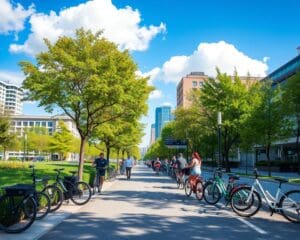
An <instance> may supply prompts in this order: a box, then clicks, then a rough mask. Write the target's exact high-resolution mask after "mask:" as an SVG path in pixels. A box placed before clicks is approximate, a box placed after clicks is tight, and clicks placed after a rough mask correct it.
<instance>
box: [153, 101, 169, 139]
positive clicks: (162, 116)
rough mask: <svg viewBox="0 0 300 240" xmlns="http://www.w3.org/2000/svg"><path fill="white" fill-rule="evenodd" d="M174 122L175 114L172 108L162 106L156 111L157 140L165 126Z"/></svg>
mask: <svg viewBox="0 0 300 240" xmlns="http://www.w3.org/2000/svg"><path fill="white" fill-rule="evenodd" d="M172 120H173V114H172V112H171V107H170V106H162V107H157V108H156V109H155V140H156V139H157V138H159V137H160V134H161V130H162V129H163V127H164V125H165V124H166V123H167V122H170V121H172Z"/></svg>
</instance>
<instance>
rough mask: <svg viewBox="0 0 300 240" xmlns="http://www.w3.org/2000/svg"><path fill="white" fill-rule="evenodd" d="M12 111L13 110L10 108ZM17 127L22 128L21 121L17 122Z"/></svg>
mask: <svg viewBox="0 0 300 240" xmlns="http://www.w3.org/2000/svg"><path fill="white" fill-rule="evenodd" d="M10 109H11V108H10ZM17 126H22V122H21V121H18V122H17Z"/></svg>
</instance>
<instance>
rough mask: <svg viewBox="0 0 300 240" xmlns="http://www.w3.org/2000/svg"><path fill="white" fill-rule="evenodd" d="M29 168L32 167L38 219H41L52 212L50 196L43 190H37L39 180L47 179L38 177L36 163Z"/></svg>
mask: <svg viewBox="0 0 300 240" xmlns="http://www.w3.org/2000/svg"><path fill="white" fill-rule="evenodd" d="M29 168H31V169H32V174H31V177H32V183H33V186H34V189H35V192H34V195H33V196H34V199H35V202H36V204H37V214H36V219H37V220H40V219H42V218H44V217H45V216H47V214H48V213H49V212H50V203H51V200H50V197H49V196H48V195H47V194H46V193H45V192H42V191H37V186H36V184H37V182H42V181H45V179H37V177H36V174H35V168H34V165H30V166H29Z"/></svg>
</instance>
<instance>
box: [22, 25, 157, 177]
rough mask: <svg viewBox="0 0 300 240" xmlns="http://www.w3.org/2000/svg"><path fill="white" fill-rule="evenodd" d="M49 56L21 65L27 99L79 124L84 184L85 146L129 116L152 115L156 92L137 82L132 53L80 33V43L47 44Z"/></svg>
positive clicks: (62, 40) (62, 39)
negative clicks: (150, 109)
mask: <svg viewBox="0 0 300 240" xmlns="http://www.w3.org/2000/svg"><path fill="white" fill-rule="evenodd" d="M45 43H46V45H47V47H48V51H47V52H42V53H40V54H38V55H37V57H36V62H37V64H36V65H33V64H32V63H29V62H21V63H20V65H21V67H22V70H23V72H24V73H25V75H26V79H25V81H24V82H23V88H24V89H26V90H29V93H28V96H27V99H28V100H35V101H39V105H40V106H44V107H45V109H46V110H47V111H49V112H51V111H52V110H53V109H54V108H59V109H61V110H63V112H64V113H65V114H66V115H68V116H69V117H70V118H71V119H72V120H73V121H74V122H75V124H76V127H77V130H78V132H79V135H80V140H81V141H80V157H79V167H78V175H79V178H80V179H82V173H83V164H84V146H85V144H86V142H87V141H88V138H89V136H91V134H92V133H93V131H94V130H95V128H97V127H98V126H100V125H102V124H104V123H106V122H110V121H113V120H115V119H118V118H120V117H123V116H126V115H129V116H130V115H132V114H133V115H141V114H144V113H146V111H147V104H146V100H147V99H148V96H149V93H150V92H151V90H152V87H149V86H148V85H147V78H142V77H139V76H137V74H136V71H137V66H136V64H135V63H134V61H133V59H132V57H131V56H130V54H129V52H128V51H127V50H125V51H120V50H118V47H117V46H116V45H115V44H114V43H112V42H109V41H108V40H106V39H104V38H103V37H101V33H96V34H93V33H92V32H91V31H85V30H83V29H79V30H77V31H76V35H75V37H74V38H71V37H66V36H64V37H60V38H59V39H58V40H57V42H56V43H55V44H51V43H50V41H49V40H45Z"/></svg>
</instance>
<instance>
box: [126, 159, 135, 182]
mask: <svg viewBox="0 0 300 240" xmlns="http://www.w3.org/2000/svg"><path fill="white" fill-rule="evenodd" d="M124 165H125V167H126V176H127V179H128V180H129V179H130V177H131V168H132V167H133V160H132V159H131V158H130V156H128V158H127V159H126V160H125V162H124Z"/></svg>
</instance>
